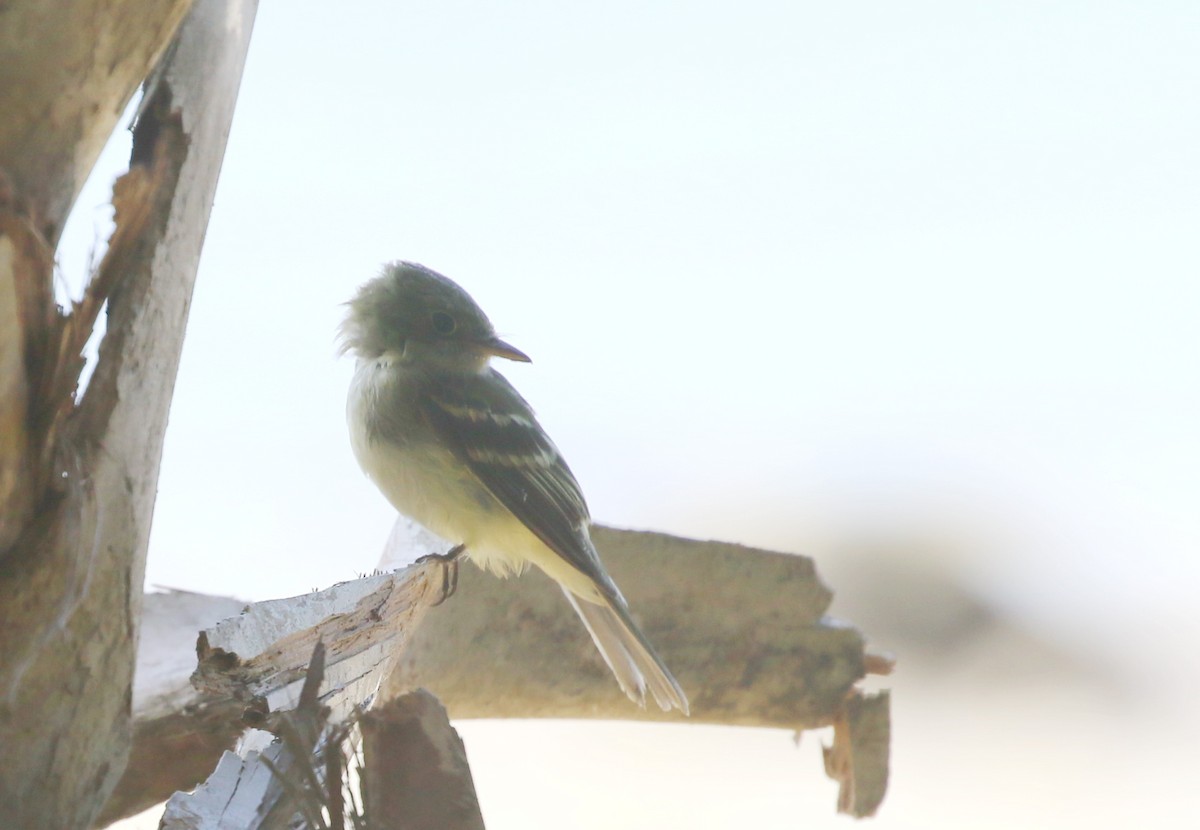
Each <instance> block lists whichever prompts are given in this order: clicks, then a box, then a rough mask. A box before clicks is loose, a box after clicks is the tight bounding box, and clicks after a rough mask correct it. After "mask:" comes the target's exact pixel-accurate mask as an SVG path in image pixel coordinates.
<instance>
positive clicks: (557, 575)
mask: <svg viewBox="0 0 1200 830" xmlns="http://www.w3.org/2000/svg"><path fill="white" fill-rule="evenodd" d="M348 305H349V309H350V310H349V313H348V314H347V316H346V319H345V321H344V322H343V323H342V329H341V334H342V348H343V352H353V353H354V354H355V356H356V357H357V358H358V364H357V367H356V369H355V373H354V380H353V382H352V383H351V385H350V395H349V400H348V402H347V418H348V420H349V423H350V441H351V444H352V445H353V447H354V454H355V456H357V458H358V463H359V464H360V465H361V466H362V468H363V470H364V471H365V472H366V474H367V475H368V476H370V478H371V480H372V481H374V482H375V485H376V486H377V487H379V489H380V490H381V491H382V492H383V494H384V496H386V497H387V499H388V501H390V502H391V503H392V506H393V507H395V508H396V509H397V510H399V511H400V512H401V513H404V514H405V515H406V516H409V517H410V518H412V519H415V520H416V521H418V522H420V523H421V524H423V525H424V526H425V527H427V528H428V529H429V530H431V531H433V532H434V533H436V534H438V535H439V536H441V537H443V538H444V539H447V540H450V541H452V542H460V543H461V544H462V545H464V546H465V550H466V554H467V556H468V557H469V558H470V559H471V560H472V561H474V562H475V563H476V564H478V565H479V566H480V567H481V568H484V569H486V570H490V571H491V572H493V573H494V574H496V575H497V576H509V575H516V574H520V573H521V572H522V571H523V570H524V569H525V567H526V565H528V564H529V563H532V564H534V565H536V566H537V567H539V568H541V569H542V570H543V571H545V573H546V574H547V575H548V576H549V577H550V578H551V579H553V580H554V581H556V582H557V583H558V584H559V586H560V587H561V588H562V590H563V593H564V594H566V597H567V600H568V601H570V603H571V605H572V607H573V608H574V609H575V611H576V613H577V614H579V617H580V619H582V620H583V624H584V625H585V626H587V629H588V631H589V632H591V635H592V640H593V641H594V642H595V643H596V647H597V648H598V649H599V650H600V653H601V654H602V655H603V656H604V659H605V661H606V662H607V663H608V665H609V668H611V669H612V672H613V674H614V675H615V676H616V678H617V682H618V683H619V684H620V686H621V688H622V689H623V690H624V691H625V693H626V694H627V695H629V697H630V698H631V699H632V700H634V701H635V702H636V703H638V704H640V705H645V696H646V690H647V689H649V691H650V693H651V694H652V695H653V696H654V699H655V700H656V701H657V702H658V705H659V706H661V707H662V708H663V710H664V711H669V710H670V709H671V708H672V707H674V708H677V709H680V710H682V711H683V712H684V714H687V711H688V701H687V696H686V695H685V694H684V693H683V689H681V688H680V686H679V683H678V682H677V681H676V680H675V678H674V677H672V676H671V672H670V671H668V670H667V667H666V666H665V665H663V661H662V659H661V658H660V657H659V656H658V654H657V653H655V651H654V647H653V646H651V645H650V642H649V640H647V639H646V635H644V634H643V633H642V632H641V630H640V629H639V628H638V626H637V624H636V623H635V622H634V621H633V618H632V617H631V616H630V613H629V606H628V605H627V604H626V602H625V598H624V597H623V596H621V592H620V590H618V589H617V586H616V584H615V583H614V582H613V580H612V578H611V577H609V575H608V572H607V571H605V569H604V565H603V563H602V562H601V561H600V557H599V556H598V555H597V553H596V548H595V546H594V545H593V544H592V540H591V537H590V536H589V535H588V522H589V517H588V508H587V504H586V503H585V502H584V499H583V493H582V492H581V491H580V489H579V483H578V482H577V481H576V480H575V476H574V475H572V474H571V470H570V469H569V468H568V467H567V464H566V462H565V461H564V460H563V458H562V455H561V454H559V451H558V448H557V447H555V446H554V443H553V442H552V441H551V440H550V438H549V436H547V435H546V433H545V432H544V431H543V430H542V427H541V425H540V424H538V422H537V419H536V418H535V417H534V414H533V410H532V409H531V408H530V406H529V404H527V403H526V402H525V399H524V398H522V397H521V396H520V395H519V394H517V391H516V390H515V389H514V388H513V387H512V385H511V384H509V382H508V381H507V380H505V379H504V377H503V376H502V375H501V374H500V373H499V372H497V371H496V370H495V369H493V368H491V366H490V365H489V360H490V358H492V357H503V358H507V359H509V360H517V361H522V362H528V361H529V358H528V357H527V356H526V355H525V354H524V353H523V352H521V351H518V350H517V349H516V348H514V347H513V346H510V345H509V344H508V343H505V342H504V341H503V340H501V339H500V338H499V337H497V336H496V331H495V329H494V328H492V324H491V322H490V321H489V320H488V318H487V316H486V315H485V314H484V313H483V311H482V310H481V309H480V308H479V306H478V305H476V304H475V301H474V300H472V299H471V297H470V295H469V294H467V292H466V291H464V290H463V289H462V288H460V287H459V286H458V284H456V283H455V282H453V281H452V280H450V279H448V278H446V277H444V276H442V275H441V274H438V273H436V272H434V271H432V270H430V269H428V268H426V267H424V266H422V265H417V264H415V263H411V262H394V263H391V264H389V265H387V266H385V267H384V270H383V273H382V274H381V275H380V276H378V277H376V278H375V279H373V280H371V281H370V282H368V283H366V284H365V285H363V286H362V287H361V288H360V289H359V291H358V294H357V295H356V296H355V297H354V299H353V300H351V301H350V302H349V303H348Z"/></svg>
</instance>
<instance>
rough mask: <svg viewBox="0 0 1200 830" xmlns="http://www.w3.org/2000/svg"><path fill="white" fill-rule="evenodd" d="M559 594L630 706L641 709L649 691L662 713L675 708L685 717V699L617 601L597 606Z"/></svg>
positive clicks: (643, 635) (625, 609) (677, 683)
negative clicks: (568, 605)
mask: <svg viewBox="0 0 1200 830" xmlns="http://www.w3.org/2000/svg"><path fill="white" fill-rule="evenodd" d="M563 593H564V594H566V595H567V599H568V600H569V601H570V603H571V607H572V608H574V609H575V613H576V614H578V615H579V618H580V619H581V620H583V624H584V625H585V626H587V630H588V632H589V633H590V634H591V635H592V641H593V642H594V643H595V644H596V648H597V649H599V650H600V654H601V655H602V656H603V657H604V662H606V663H608V667H609V668H610V669H612V673H613V674H614V675H615V676H616V678H617V683H619V684H620V686H621V690H622V691H624V692H625V694H627V695H629V698H630V699H631V700H632V701H633V702H634V703H636V704H638V705H639V706H645V705H646V690H647V689H649V690H650V693H651V694H652V695H654V700H655V701H656V702H657V703H658V705H659V706H660V707H661V708H662V710H663V711H664V712H669V711H670V710H671V709H672V708H675V709H679V710H680V711H682V712H683V713H684V714H685V715H686V714H688V699H687V695H685V694H684V693H683V689H682V688H680V686H679V682H678V681H677V680H676V679H675V678H674V677H673V676H672V675H671V672H670V671H669V670H668V669H667V667H666V666H665V665H664V664H663V661H662V658H660V657H659V656H658V654H657V653H656V652H655V651H654V647H653V646H652V645H650V641H649V640H647V639H646V635H645V634H643V633H642V631H641V629H640V628H638V626H637V623H635V622H634V621H633V618H632V617H630V616H629V610H628V609H627V608H626V607H625V606H624V604H622V603H621V602H620V600H611V601H609V602H606V603H605V604H603V605H597V604H595V603H592V602H588V601H587V600H585V599H580V598H579V597H577V596H575V595H574V594H572V593H571V592H570V591H568V590H567V589H566V588H563Z"/></svg>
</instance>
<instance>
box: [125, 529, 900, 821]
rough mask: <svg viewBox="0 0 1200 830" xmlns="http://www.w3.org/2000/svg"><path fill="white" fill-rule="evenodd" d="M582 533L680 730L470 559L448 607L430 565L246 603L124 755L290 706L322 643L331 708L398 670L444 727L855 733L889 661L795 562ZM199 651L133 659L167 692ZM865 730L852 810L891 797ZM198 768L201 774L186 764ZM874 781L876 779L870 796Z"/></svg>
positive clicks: (545, 603) (572, 633)
mask: <svg viewBox="0 0 1200 830" xmlns="http://www.w3.org/2000/svg"><path fill="white" fill-rule="evenodd" d="M593 536H594V538H595V539H596V542H597V545H598V546H599V547H600V551H601V555H602V556H603V557H604V560H605V562H606V563H607V564H608V566H609V568H610V570H611V571H612V572H613V574H614V575H615V576H616V578H617V579H618V580H619V582H620V584H621V586H622V588H623V589H624V591H625V593H626V596H627V597H628V598H629V600H630V602H631V603H632V605H633V607H634V609H635V611H636V612H638V616H639V617H640V619H641V621H642V622H643V623H644V624H645V626H646V631H647V634H648V635H649V636H650V637H651V638H652V639H653V640H654V641H655V643H656V644H657V645H658V646H659V648H660V649H661V651H662V653H663V656H664V658H665V659H666V661H667V663H668V664H669V665H670V666H671V669H672V670H673V671H674V672H675V673H676V674H677V675H678V676H679V678H680V682H682V683H683V684H684V687H685V689H686V690H687V691H688V693H689V694H690V695H691V697H692V704H693V716H692V718H691V719H690V721H686V720H684V719H683V718H682V716H681V715H679V713H677V712H675V713H672V714H670V715H667V714H664V713H662V712H661V711H659V710H657V709H655V708H652V709H649V710H643V709H639V708H638V707H637V706H635V705H633V704H632V703H630V701H629V700H628V698H626V697H625V695H624V694H622V693H621V691H620V690H619V689H618V688H617V685H616V682H615V681H614V680H613V679H612V675H611V674H610V673H609V671H608V667H607V666H605V665H604V663H603V662H602V660H601V658H600V657H599V656H598V655H597V654H596V652H595V648H594V646H593V645H592V643H591V640H590V639H589V638H588V635H587V633H586V631H584V629H583V627H582V625H581V624H580V623H579V621H578V620H577V619H576V618H575V615H574V613H573V612H571V610H570V608H569V606H568V605H567V603H566V601H565V600H564V599H563V597H562V594H561V592H560V591H559V590H558V589H557V587H555V586H554V585H553V584H552V583H550V582H549V581H548V580H546V579H544V578H541V577H539V576H537V575H534V574H529V575H527V576H525V577H522V578H520V579H513V580H506V581H505V580H498V579H495V578H494V577H492V576H490V575H487V574H484V573H482V572H479V571H478V569H477V568H475V567H474V566H473V565H471V564H469V563H466V564H463V565H462V567H461V570H460V573H459V584H458V589H457V591H456V592H455V593H454V595H453V596H451V597H450V598H449V599H447V600H446V601H445V602H443V603H441V604H437V605H435V603H437V602H438V600H439V599H441V596H442V584H443V583H442V576H443V574H442V566H441V565H440V564H439V563H437V562H435V561H427V562H424V563H420V564H417V565H413V566H409V567H407V568H405V569H403V570H401V571H398V572H396V573H394V574H384V575H380V576H373V577H367V578H366V579H361V580H356V581H354V582H350V583H344V584H342V585H338V586H334V587H333V588H330V589H327V590H326V591H321V592H318V593H314V594H305V595H303V596H299V597H292V598H290V599H282V600H271V601H269V602H262V603H257V604H255V605H254V606H251V607H250V608H248V609H247V610H246V612H245V613H243V614H239V615H237V616H234V617H231V618H230V619H228V620H225V621H223V622H221V623H219V624H217V625H214V626H211V627H209V628H207V629H206V630H205V631H204V632H203V633H202V635H201V638H200V649H199V651H200V657H201V666H200V668H199V669H197V671H196V680H197V682H198V683H199V685H200V686H201V687H202V689H203V690H205V691H200V690H193V691H192V692H191V693H190V696H188V695H183V696H182V697H169V698H166V697H160V698H147V700H153V699H157V700H159V701H160V702H165V701H166V700H168V699H169V700H171V701H173V702H172V703H171V704H170V705H168V706H163V705H159V706H156V707H148V708H146V709H142V708H139V711H138V720H137V723H138V736H139V741H138V744H137V746H136V748H135V755H136V756H138V757H144V758H146V759H150V763H153V760H152V759H154V758H156V757H159V756H160V755H161V754H163V753H169V752H170V751H171V749H172V746H171V744H169V743H166V742H162V741H161V740H160V738H159V735H160V734H162V733H164V732H167V733H170V734H172V735H173V736H174V740H175V741H177V742H178V741H182V740H184V738H185V735H186V730H187V720H188V718H189V717H195V716H194V715H192V714H189V713H195V712H202V711H206V710H207V709H206V707H217V706H222V705H224V706H226V707H228V706H229V703H230V701H241V702H240V703H237V705H236V706H235V707H233V708H227V709H226V712H227V713H229V716H230V717H240V716H239V714H238V713H239V712H240V710H241V709H244V708H246V707H249V706H259V707H261V710H262V711H264V712H266V711H267V710H271V711H275V710H278V709H280V708H283V709H286V708H287V707H288V706H290V705H292V704H291V701H293V700H294V698H295V696H296V695H295V691H294V690H295V689H297V688H298V686H299V683H300V681H301V678H302V677H303V675H304V669H305V665H306V663H307V659H308V655H309V653H310V652H311V650H312V646H313V644H315V643H316V641H317V640H318V638H321V639H322V640H323V641H324V642H325V643H326V645H327V648H328V657H327V667H326V673H327V676H328V678H329V681H330V682H329V686H330V691H328V692H327V693H326V694H325V696H324V698H323V699H324V701H325V702H326V703H328V704H329V705H330V706H331V707H332V709H333V710H334V711H335V712H346V711H348V709H349V708H350V707H351V706H352V705H353V704H354V703H357V702H360V701H362V700H364V699H366V698H367V697H368V696H370V695H372V694H374V693H375V692H376V691H377V690H378V684H379V680H380V677H381V675H384V674H386V673H387V672H388V671H390V670H391V667H392V666H393V665H394V664H396V661H398V664H399V666H400V668H399V669H398V670H397V671H396V672H395V673H393V674H392V675H391V676H390V677H389V679H388V680H387V686H386V688H384V689H383V690H382V692H381V694H380V695H379V697H381V698H382V699H383V700H385V701H386V700H389V699H392V698H393V697H396V696H398V695H402V694H404V693H405V692H406V691H408V690H410V689H411V688H412V687H413V684H415V683H418V682H419V683H420V684H421V685H424V686H428V687H429V688H430V689H431V690H436V691H437V692H438V693H439V694H440V695H445V698H443V703H445V702H447V701H449V703H450V705H449V706H447V708H448V709H449V711H450V714H451V716H453V717H490V718H495V717H521V718H529V717H549V718H574V717H584V718H611V719H620V720H636V719H657V720H672V721H676V722H709V723H723V724H732V725H742V726H764V727H774V728H783V729H806V728H811V727H817V726H827V725H830V724H838V723H845V724H846V725H848V724H849V723H850V721H847V720H846V717H847V709H846V706H847V702H848V701H853V700H856V699H857V695H858V692H857V690H856V689H855V683H857V681H858V680H860V679H861V678H862V677H863V676H864V675H865V674H870V673H886V672H887V671H888V670H890V663H889V662H888V661H887V660H886V659H882V658H879V657H877V656H875V655H872V654H869V653H865V652H864V640H863V637H862V635H861V634H860V633H859V632H858V631H856V630H854V629H853V628H850V627H848V626H845V625H835V624H833V623H831V622H828V621H826V620H825V619H824V618H823V614H824V612H825V610H826V609H827V608H828V605H829V602H830V593H829V591H828V590H827V589H826V588H825V587H824V586H823V585H822V584H821V582H820V580H819V579H818V578H817V575H816V573H815V572H814V569H813V565H812V562H811V560H809V559H807V558H805V557H802V556H790V555H785V554H778V553H771V552H769V551H762V550H755V549H753V548H746V547H741V546H738V545H728V544H723V543H719V542H697V541H691V540H687V539H678V538H674V537H669V536H663V535H661V534H656V533H638V532H634V531H626V530H613V529H610V528H602V527H596V528H594V529H593ZM427 552H429V551H428V550H426V549H424V548H422V549H420V550H417V551H410V553H427ZM148 602H152V603H154V604H155V605H164V606H166V605H178V606H180V607H181V608H183V609H184V614H185V616H188V618H191V619H195V618H196V617H197V615H198V614H199V615H200V616H204V617H209V618H215V617H216V616H219V614H210V613H208V612H200V611H199V610H198V608H199V606H200V605H202V604H206V603H207V604H211V606H212V607H213V608H215V609H229V608H230V607H236V605H237V603H235V602H231V601H230V600H228V599H227V598H223V597H208V598H205V597H202V596H200V595H195V594H168V595H155V596H152V597H150V598H148ZM194 643H195V633H194V629H192V630H191V631H188V630H186V629H184V628H180V629H179V631H178V633H177V634H176V635H175V636H174V638H173V644H172V646H171V647H172V648H173V649H175V650H176V651H177V653H178V654H179V655H180V659H175V660H167V659H166V658H165V657H164V656H163V654H162V652H161V650H159V651H156V652H155V655H154V656H152V655H150V654H147V653H146V651H147V649H143V652H142V653H140V654H139V673H140V674H143V675H146V674H148V669H145V670H144V669H143V668H142V666H143V660H151V659H153V660H155V661H156V662H157V663H159V664H164V665H165V664H168V663H169V664H170V665H171V666H174V667H175V668H174V672H175V674H174V677H173V679H171V678H170V677H168V676H166V675H167V673H165V672H164V673H163V675H164V676H163V677H162V678H161V681H162V685H163V686H164V688H180V684H183V683H184V682H185V681H186V678H187V675H188V674H189V673H190V671H191V669H190V666H194V665H195V654H196V652H195V650H194V648H193V644H194ZM148 645H149V644H147V646H148ZM164 645H165V644H164ZM887 706H888V703H887V700H886V698H884V699H883V701H882V703H879V704H875V707H876V709H875V711H876V716H877V717H878V716H882V718H883V719H886V716H887ZM172 707H174V708H175V709H177V710H178V711H177V712H175V711H172ZM335 717H336V715H335ZM877 722H879V721H877ZM882 722H886V721H885V720H884V721H882ZM156 724H163V726H162V727H161V728H159V727H157V726H156ZM167 724H170V725H173V726H178V727H179V731H172V730H171V728H170V726H167ZM194 726H195V728H196V730H197V732H199V733H200V734H198V735H197V736H196V737H195V746H196V747H197V749H198V751H207V752H210V753H211V754H210V755H209V756H208V757H207V759H206V763H207V764H208V766H209V768H211V766H212V765H213V764H215V763H216V761H217V757H218V755H219V754H220V752H219V749H220V747H218V746H217V745H216V744H212V743H208V744H206V743H204V738H205V736H207V735H211V730H212V727H213V724H212V723H210V722H206V721H201V720H200V719H199V718H198V717H196V718H195V723H194ZM846 734H847V737H849V732H847V733H846ZM874 734H875V735H876V736H877V737H878V736H879V735H880V734H882V735H883V740H882V741H878V740H876V741H874V742H864V741H861V740H860V741H859V742H858V744H857V747H858V749H857V750H856V751H855V754H854V756H853V758H852V759H851V760H852V761H853V763H852V764H850V765H849V766H847V765H842V766H841V767H840V768H839V776H838V777H839V780H841V781H842V782H843V783H846V782H850V783H851V784H853V785H855V786H857V787H858V790H857V793H858V794H857V796H856V797H855V799H854V801H855V803H858V804H859V805H863V804H867V803H869V802H870V800H871V799H872V798H875V797H876V796H877V797H878V798H882V793H883V789H884V788H885V787H886V771H887V751H888V746H887V735H886V732H883V733H880V732H879V731H878V730H876V731H875V733H874ZM143 741H144V743H143ZM155 744H159V745H157V746H156V745H155ZM837 746H838V747H839V748H840V747H842V746H845V747H847V748H848V747H849V746H850V745H849V744H848V743H845V742H839V743H838V745H837ZM231 763H233V761H232V760H231V761H228V762H227V766H228V764H231ZM197 767H200V768H203V764H196V765H193V766H191V767H190V768H189V769H192V770H194V769H195V768H197ZM831 769H832V768H831ZM880 771H882V772H881V774H880ZM226 772H228V770H226ZM189 775H194V773H191V772H189ZM871 775H875V776H876V777H875V780H874V783H872V784H870V785H868V784H867V783H866V782H867V779H868V778H869V777H870V776H871ZM194 784H195V778H194V777H191V778H186V777H184V778H179V779H176V780H175V781H174V782H172V781H171V780H169V779H168V778H166V777H162V778H157V777H151V776H145V777H142V776H137V775H129V776H127V777H126V779H125V780H124V781H123V782H122V786H121V790H120V791H119V792H118V794H117V796H115V797H114V800H116V799H121V800H122V801H123V803H126V804H134V803H141V804H149V803H153V802H155V801H160V800H162V799H164V798H166V797H167V796H168V795H169V794H170V792H171V791H172V790H174V789H187V788H190V787H191V786H193V785H194ZM872 793H873V794H874V795H872ZM876 803H877V801H876ZM122 814H127V813H123V812H120V811H116V812H113V811H109V810H106V815H112V816H114V817H115V816H119V815H122Z"/></svg>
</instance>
